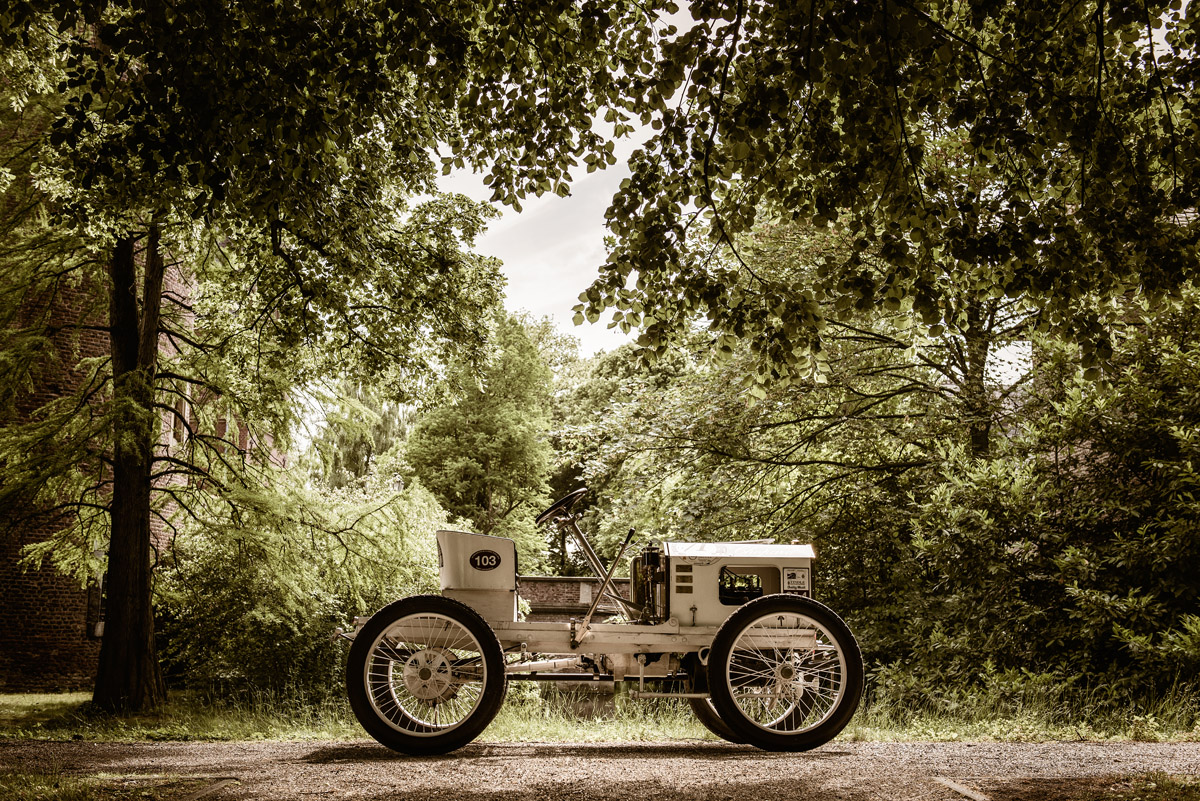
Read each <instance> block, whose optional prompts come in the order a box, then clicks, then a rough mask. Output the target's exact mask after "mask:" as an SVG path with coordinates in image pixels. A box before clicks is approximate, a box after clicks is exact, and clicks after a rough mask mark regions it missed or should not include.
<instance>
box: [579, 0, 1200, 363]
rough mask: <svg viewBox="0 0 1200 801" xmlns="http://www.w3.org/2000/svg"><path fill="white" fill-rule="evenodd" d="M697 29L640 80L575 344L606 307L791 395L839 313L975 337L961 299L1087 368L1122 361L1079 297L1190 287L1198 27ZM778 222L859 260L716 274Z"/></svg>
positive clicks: (812, 13)
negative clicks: (1028, 329)
mask: <svg viewBox="0 0 1200 801" xmlns="http://www.w3.org/2000/svg"><path fill="white" fill-rule="evenodd" d="M689 10H690V12H691V15H692V17H694V19H695V23H694V24H693V25H692V26H691V27H689V28H687V29H686V30H681V31H680V32H678V33H677V34H676V35H673V36H668V37H664V38H663V39H662V41H661V43H660V47H659V49H658V50H657V51H655V52H654V53H653V54H652V55H650V56H648V57H647V58H646V59H645V60H644V61H642V62H641V63H640V64H638V65H637V67H638V70H637V73H636V78H637V84H636V85H637V86H638V91H636V92H634V93H633V94H631V95H630V96H629V98H627V101H628V102H627V112H626V113H625V114H624V115H623V116H620V119H626V118H628V119H631V120H636V121H639V122H641V123H642V124H647V125H650V126H652V128H653V133H652V135H651V136H650V138H649V139H648V140H647V141H646V142H645V144H644V146H643V147H641V148H640V149H639V150H638V151H637V152H636V153H635V154H634V156H633V157H632V159H631V168H632V175H631V177H630V178H629V179H628V180H627V181H625V182H624V183H623V185H622V188H621V190H620V191H619V192H618V193H617V196H616V197H615V198H614V200H613V204H612V206H611V207H610V209H609V211H608V217H607V219H608V225H609V227H610V229H611V230H612V231H613V233H614V235H615V242H614V246H613V248H612V250H611V252H610V254H609V258H608V261H607V263H606V264H605V265H604V267H603V268H602V270H601V275H600V277H599V278H598V279H597V280H596V282H595V283H594V284H593V285H592V287H591V288H590V289H589V290H588V291H587V292H586V293H585V295H583V296H581V300H582V304H581V305H580V306H579V307H578V311H579V313H578V315H577V319H582V318H584V317H586V318H588V319H590V320H595V319H598V318H599V316H600V314H601V313H602V312H603V311H604V310H605V309H610V308H615V309H616V310H617V312H616V319H617V320H618V321H619V323H620V324H622V325H625V324H628V325H631V326H635V327H640V328H641V336H640V338H639V343H640V344H642V345H643V346H644V347H646V348H647V349H649V350H651V351H653V352H661V351H662V350H663V349H664V348H665V347H667V346H669V344H670V343H671V342H672V341H674V340H676V339H677V337H678V336H679V335H680V334H681V333H682V332H686V331H687V329H688V327H689V325H690V324H691V322H692V321H693V320H696V319H697V318H699V319H702V320H707V321H708V322H709V324H710V326H711V327H712V329H713V330H714V338H717V337H719V336H720V335H727V336H734V337H742V336H749V337H752V338H753V339H754V343H755V348H756V349H757V350H758V351H759V352H760V354H761V355H762V356H763V357H764V359H765V362H766V363H767V364H769V365H770V366H771V368H772V371H773V373H774V374H775V376H776V377H787V376H790V375H794V374H797V373H800V374H803V373H806V372H808V371H810V370H811V369H812V367H813V365H812V364H811V362H809V360H808V357H809V355H810V354H811V352H812V350H813V349H814V348H817V347H819V337H820V331H821V326H822V323H823V321H824V320H825V319H826V318H825V315H824V314H823V312H822V310H821V308H820V304H822V303H824V302H825V301H826V300H827V301H828V302H829V304H830V305H832V306H834V307H835V308H837V309H845V308H850V307H854V306H857V307H859V308H862V307H863V306H864V305H870V304H885V303H886V304H896V305H900V304H902V305H904V307H905V308H909V309H911V310H912V313H913V314H914V315H916V316H919V318H920V319H921V320H923V321H924V322H925V323H926V324H927V325H931V326H933V325H939V324H941V323H943V321H945V320H946V319H947V318H953V317H955V316H956V315H959V314H961V311H960V310H959V309H957V308H956V307H955V304H954V303H953V300H952V298H950V297H948V295H947V291H946V290H947V288H949V287H966V286H969V287H972V288H974V289H975V290H976V291H978V292H980V293H987V294H990V295H992V296H993V297H997V298H1000V297H1007V298H1016V297H1029V298H1032V299H1033V302H1034V303H1035V304H1036V306H1037V307H1038V309H1039V317H1038V320H1037V325H1038V327H1040V328H1041V329H1042V330H1054V331H1056V332H1059V333H1064V334H1067V335H1069V336H1071V337H1073V338H1074V339H1075V340H1076V341H1078V342H1080V343H1081V344H1082V345H1083V348H1084V351H1085V355H1084V360H1085V363H1086V365H1087V366H1089V367H1091V366H1092V365H1093V364H1098V363H1102V362H1103V361H1104V360H1105V359H1106V358H1107V357H1108V355H1109V354H1110V353H1111V343H1110V342H1109V339H1108V336H1107V334H1106V328H1105V326H1104V324H1103V323H1104V320H1103V319H1102V316H1101V315H1100V314H1099V313H1097V312H1096V311H1095V309H1094V308H1093V307H1091V306H1090V305H1089V304H1081V303H1080V299H1081V298H1083V297H1088V296H1092V295H1097V296H1101V297H1111V296H1114V295H1121V294H1123V293H1125V292H1127V291H1132V290H1138V291H1141V292H1144V293H1146V294H1147V295H1149V296H1154V297H1158V296H1161V295H1162V294H1163V293H1167V292H1171V291H1174V290H1176V289H1177V288H1178V287H1179V286H1180V285H1181V284H1184V283H1186V282H1188V281H1192V280H1195V278H1196V277H1197V235H1198V233H1200V221H1198V218H1197V215H1196V214H1195V209H1196V204H1197V192H1198V191H1200V182H1198V181H1197V178H1198V175H1197V170H1198V169H1200V149H1198V148H1197V146H1196V143H1197V142H1198V141H1200V127H1198V126H1200V114H1198V112H1200V105H1198V104H1200V100H1198V99H1197V93H1196V92H1195V82H1196V80H1197V76H1198V75H1200V70H1198V69H1197V66H1198V65H1200V51H1198V48H1197V46H1198V44H1200V40H1198V35H1200V9H1197V8H1196V7H1195V6H1194V5H1186V7H1184V5H1183V4H1181V3H1179V2H1171V1H1170V0H1161V1H1160V2H1140V0H1139V2H1118V3H1112V2H1107V0H1102V1H1101V2H1081V3H1071V4H1066V5H1064V4H1062V3H1057V2H1011V3H996V2H943V1H942V0H928V1H921V0H918V1H916V2H913V1H912V0H900V1H899V2H896V1H892V0H886V1H884V2H868V3H843V2H830V1H828V0H811V2H795V3H786V4H780V3H770V2H755V0H699V2H695V3H691V4H690V6H689ZM614 114H617V112H614ZM967 171H969V172H970V174H971V175H972V176H974V178H973V179H968V178H967V177H965V175H964V174H965V173H966V172H967ZM773 220H799V221H802V222H806V223H811V224H813V225H817V226H831V227H832V228H833V229H834V230H835V231H836V232H839V233H841V234H842V235H843V236H845V237H846V238H847V239H848V241H849V242H851V243H852V246H851V247H850V248H849V249H847V250H846V251H842V252H839V253H836V254H821V255H819V256H817V257H816V259H815V262H814V265H815V266H816V267H818V268H819V271H818V273H817V274H816V275H815V276H814V277H813V278H812V280H810V281H808V282H805V283H803V284H789V283H787V282H783V281H779V280H776V279H774V278H773V277H772V276H764V275H761V274H758V273H756V272H755V271H754V268H753V267H752V266H751V265H750V264H749V263H748V262H747V261H745V260H735V261H733V262H732V263H731V262H729V261H714V260H713V259H712V258H711V256H712V254H713V252H714V249H717V248H718V246H722V245H723V246H726V247H728V246H734V247H735V248H736V240H737V237H738V236H739V235H740V234H742V233H744V232H746V231H748V230H750V229H751V227H752V226H753V225H754V224H755V223H756V222H760V221H763V222H769V221H773ZM697 231H701V232H702V233H704V234H705V236H702V237H694V236H691V234H693V233H694V232H697ZM864 251H871V252H873V253H875V254H877V255H878V259H877V260H875V261H873V262H872V263H867V262H866V261H865V260H864V258H863V252H864ZM732 287H736V289H734V290H731V288H732Z"/></svg>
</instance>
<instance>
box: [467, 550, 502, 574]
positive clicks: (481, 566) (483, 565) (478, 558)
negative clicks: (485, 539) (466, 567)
mask: <svg viewBox="0 0 1200 801" xmlns="http://www.w3.org/2000/svg"><path fill="white" fill-rule="evenodd" d="M470 561H471V567H473V568H475V569H476V570H495V569H496V568H498V567H500V554H498V553H496V552H495V551H476V552H475V553H473V554H471V560H470Z"/></svg>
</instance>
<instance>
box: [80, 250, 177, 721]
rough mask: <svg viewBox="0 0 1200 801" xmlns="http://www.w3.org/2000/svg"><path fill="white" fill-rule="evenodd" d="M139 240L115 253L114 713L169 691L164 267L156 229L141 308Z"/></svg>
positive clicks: (109, 692)
mask: <svg viewBox="0 0 1200 801" xmlns="http://www.w3.org/2000/svg"><path fill="white" fill-rule="evenodd" d="M134 241H135V240H134V239H133V238H132V237H125V238H122V239H120V240H118V241H117V243H116V246H115V248H114V249H113V258H112V264H111V267H110V274H111V278H112V285H111V288H110V293H111V295H110V299H109V300H110V305H109V327H110V328H109V339H110V342H111V346H112V369H113V404H114V409H115V417H114V431H113V434H114V437H113V454H112V458H113V494H112V510H111V511H112V534H111V539H110V542H109V548H108V580H107V582H106V588H107V605H106V608H105V623H104V640H103V643H102V644H101V646H100V665H99V669H98V671H97V675H96V689H95V692H94V694H93V701H94V702H95V704H96V705H97V706H98V707H100V708H101V709H106V710H109V711H112V712H140V711H145V710H149V709H154V708H156V707H159V706H161V705H162V703H163V702H164V701H165V700H166V685H165V684H164V683H163V677H162V670H161V668H160V667H159V664H158V653H157V649H156V648H155V645H154V613H153V609H152V606H151V576H150V549H151V531H150V489H151V487H150V483H151V479H150V474H151V467H152V465H153V456H154V446H155V444H156V443H157V441H158V435H159V420H158V416H157V415H156V413H155V411H154V376H155V371H156V370H157V366H158V326H159V316H160V312H161V303H162V283H163V260H162V255H161V253H160V252H159V233H158V228H157V226H152V227H151V229H150V235H149V240H148V242H147V246H146V259H145V269H144V275H143V281H142V303H141V310H140V311H139V309H138V305H139V304H138V291H137V290H138V281H137V273H138V270H137V265H136V263H135V259H134Z"/></svg>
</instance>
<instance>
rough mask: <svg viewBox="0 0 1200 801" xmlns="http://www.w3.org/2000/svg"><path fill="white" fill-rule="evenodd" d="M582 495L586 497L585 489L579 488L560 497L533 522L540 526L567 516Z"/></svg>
mask: <svg viewBox="0 0 1200 801" xmlns="http://www.w3.org/2000/svg"><path fill="white" fill-rule="evenodd" d="M584 495H587V487H580V488H579V489H577V490H575V491H574V492H571V493H569V494H567V495H564V496H562V497H561V498H559V499H558V500H557V501H555V502H554V503H552V504H550V507H549V508H548V509H546V511H544V512H542V513H541V514H540V515H538V516H537V520H536V521H535V522H536V523H537V525H539V526H540V525H542V524H544V523H548V522H549V521H551V520H553V519H554V518H556V517H559V516H561V515H565V514H568V513H569V512H570V511H571V509H572V507H574V506H575V504H577V503H579V499H580V498H582V497H583V496H584Z"/></svg>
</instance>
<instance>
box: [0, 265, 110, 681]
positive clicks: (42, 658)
mask: <svg viewBox="0 0 1200 801" xmlns="http://www.w3.org/2000/svg"><path fill="white" fill-rule="evenodd" d="M102 297H103V296H102V295H99V293H97V292H95V291H93V292H89V291H87V289H86V287H85V286H83V285H80V286H78V287H60V288H59V290H58V292H57V293H56V295H55V296H54V297H53V298H47V299H44V300H45V301H46V304H52V305H42V306H37V305H36V304H31V305H30V306H29V307H28V311H27V313H26V314H25V318H26V319H25V320H23V321H22V322H23V323H25V324H27V325H31V324H32V325H36V324H38V323H39V322H48V323H49V324H50V325H52V326H69V325H71V324H74V323H78V322H81V321H85V322H89V323H97V322H99V323H101V324H103V322H104V320H105V317H103V316H101V315H102V314H103V308H104V307H103V304H102V302H101V300H100V299H101V298H102ZM52 341H53V358H47V359H46V360H45V361H44V362H43V363H42V364H41V365H39V370H38V372H37V374H36V375H35V376H33V378H34V380H35V382H36V383H35V384H34V387H33V389H32V391H30V392H28V393H24V394H22V395H21V397H20V399H19V401H18V407H17V408H18V413H19V414H22V415H28V414H30V413H31V412H32V411H33V410H35V409H37V408H39V407H40V406H42V405H44V404H45V403H47V402H48V401H51V400H54V399H55V398H58V397H61V396H63V395H64V394H67V393H69V392H71V391H73V390H74V389H76V388H77V387H78V386H79V384H80V382H81V378H82V376H81V374H80V373H79V372H78V371H77V370H75V369H74V368H75V365H76V364H78V362H79V360H80V359H83V358H90V357H95V356H102V355H105V354H106V353H108V347H109V343H108V333H107V332H106V331H95V330H85V331H80V330H76V329H71V328H65V329H63V330H60V331H59V332H58V333H56V334H55V335H54V336H53V338H52ZM56 528H57V526H56V523H55V521H53V520H51V519H47V518H41V519H35V520H32V521H30V522H29V523H27V524H26V525H24V526H22V527H21V528H20V529H19V530H17V531H15V532H11V533H10V534H8V535H5V536H4V537H3V538H0V690H2V691H5V692H17V691H53V690H81V689H91V686H92V682H93V680H94V678H95V674H96V661H97V657H98V656H99V653H100V640H99V639H98V638H97V637H96V636H95V625H94V624H95V622H96V621H97V620H98V616H99V611H100V610H99V591H98V588H92V589H91V590H89V589H87V588H84V587H81V586H80V585H79V583H78V582H77V581H76V580H74V579H70V578H66V577H64V576H62V575H60V574H59V573H58V572H57V571H56V570H55V569H54V568H53V567H52V566H50V565H49V564H46V565H43V566H42V568H41V569H39V570H24V569H22V568H21V567H20V566H19V565H18V561H19V559H20V557H21V549H22V548H23V547H24V546H25V545H28V544H31V543H35V542H42V541H44V540H46V539H49V538H50V536H51V535H52V534H53V533H54V531H55V529H56Z"/></svg>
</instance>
